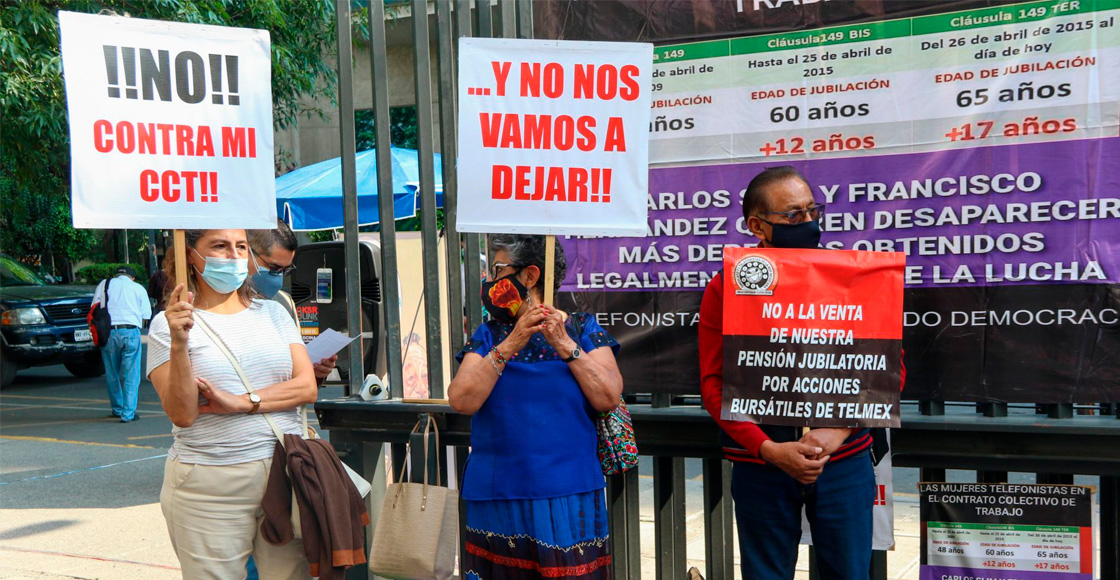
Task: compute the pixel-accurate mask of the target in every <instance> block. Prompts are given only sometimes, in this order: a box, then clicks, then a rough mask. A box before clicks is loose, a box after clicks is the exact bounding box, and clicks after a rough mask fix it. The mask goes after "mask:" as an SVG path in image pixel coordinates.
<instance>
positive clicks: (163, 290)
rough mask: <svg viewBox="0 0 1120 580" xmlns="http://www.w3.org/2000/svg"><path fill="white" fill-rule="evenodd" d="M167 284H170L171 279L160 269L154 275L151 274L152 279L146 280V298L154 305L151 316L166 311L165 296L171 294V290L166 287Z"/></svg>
mask: <svg viewBox="0 0 1120 580" xmlns="http://www.w3.org/2000/svg"><path fill="white" fill-rule="evenodd" d="M169 282H171V277H170V276H168V275H167V272H165V271H163V270H162V269H161V270H156V273H155V274H152V278H151V279H150V280H148V298H150V299H152V300H153V301H155V303H156V306H155V309H154V310H153V312H152V313H153V314H159V313H160V312H163V311H164V310H167V295H168V294H170V293H171V292H170V291H171V288H168V286H167V285H168V283H169Z"/></svg>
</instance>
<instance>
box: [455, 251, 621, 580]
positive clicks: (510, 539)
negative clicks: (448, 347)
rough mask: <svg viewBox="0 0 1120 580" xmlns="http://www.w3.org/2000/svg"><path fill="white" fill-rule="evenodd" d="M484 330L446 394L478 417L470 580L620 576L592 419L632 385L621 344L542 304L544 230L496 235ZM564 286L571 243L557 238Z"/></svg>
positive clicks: (469, 521) (585, 319) (580, 317)
mask: <svg viewBox="0 0 1120 580" xmlns="http://www.w3.org/2000/svg"><path fill="white" fill-rule="evenodd" d="M489 250H490V264H491V266H490V269H489V272H488V274H487V279H486V282H485V283H484V284H483V288H482V301H483V304H485V306H486V310H487V312H488V313H489V314H490V320H489V321H488V322H486V323H484V324H482V325H481V326H479V327H478V329H477V330H475V332H474V335H473V336H472V337H471V339H470V341H469V342H468V343H467V346H466V347H465V348H464V349H463V352H461V353H460V354H459V357H458V358H459V360H460V362H461V363H462V365H461V366H460V367H459V372H458V374H457V375H456V376H455V379H454V380H453V381H451V385H450V386H449V387H448V390H447V393H448V397H449V398H450V401H451V406H452V408H454V409H455V410H456V411H457V412H459V413H464V414H467V415H473V418H472V420H471V455H470V458H469V460H468V462H467V467H466V471H465V473H464V475H463V485H462V495H463V499H464V500H465V501H466V527H467V535H466V538H465V540H466V550H465V551H466V557H465V559H464V561H463V562H462V570H463V575H464V577H465V578H469V579H471V580H491V579H498V578H556V577H565V578H610V577H611V565H610V564H611V556H610V546H609V543H608V527H607V512H606V503H605V498H604V494H603V488H604V487H605V481H604V478H603V472H602V468H601V466H600V464H599V459H598V456H597V437H596V431H595V421H594V418H595V417H596V416H597V413H598V412H599V411H610V410H611V409H614V407H615V406H616V405H618V402H619V397H620V396H621V394H622V375H621V374H620V373H619V371H618V364H617V362H616V361H615V354H616V353H617V351H618V343H617V342H616V341H615V340H614V339H613V338H611V337H610V335H608V334H607V333H606V332H605V331H604V330H603V329H602V328H601V327H600V326H599V324H598V323H597V322H596V321H595V317H594V316H592V315H590V314H586V313H575V314H571V315H569V314H568V313H565V312H562V311H560V310H559V309H557V308H555V307H554V306H551V305H546V304H543V303H542V297H543V295H544V263H545V241H544V237H543V236H525V235H511V234H491V235H490V236H489ZM555 268H556V285H557V286H559V284H560V281H561V280H563V278H564V272H565V270H566V262H565V260H564V252H563V250H562V249H561V248H560V246H559V245H557V246H556V264H555Z"/></svg>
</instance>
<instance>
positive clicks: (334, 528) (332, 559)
mask: <svg viewBox="0 0 1120 580" xmlns="http://www.w3.org/2000/svg"><path fill="white" fill-rule="evenodd" d="M285 468H287V471H288V472H290V473H291V481H289V479H288V477H287V474H285ZM293 484H294V491H295V494H294V495H295V498H296V503H297V504H298V508H299V522H300V532H301V534H302V537H303V550H304V554H306V555H307V561H308V562H309V563H310V564H311V575H312V576H318V577H319V578H320V579H321V580H341V579H342V578H343V577H344V576H345V570H346V569H347V568H349V567H351V566H354V565H356V564H363V563H365V561H366V554H365V534H364V531H365V526H367V525H368V524H369V512H368V511H367V510H366V505H365V500H363V499H362V496H361V495H360V494H359V493H358V490H357V489H355V488H354V484H353V482H351V481H350V477H349V476H348V475H347V474H346V471H345V469H343V467H342V462H341V461H340V460H339V458H338V455H336V454H335V452H334V449H333V448H332V447H331V446H330V444H329V443H327V442H326V441H324V440H322V439H304V438H302V437H300V436H298V435H291V434H288V435H285V436H284V445H281V444H280V442H279V441H277V442H276V452H275V454H274V455H273V459H272V469H271V471H270V472H269V474H268V486H267V488H265V492H264V499H263V500H262V501H261V508H262V509H263V510H264V522H263V523H262V524H261V534H262V535H263V536H264V538H265V540H267V541H268V542H269V543H271V544H274V545H280V544H286V543H288V542H290V541H291V540H292V539H293V538H294V537H295V533H294V530H293V529H292V496H293V493H292V492H293Z"/></svg>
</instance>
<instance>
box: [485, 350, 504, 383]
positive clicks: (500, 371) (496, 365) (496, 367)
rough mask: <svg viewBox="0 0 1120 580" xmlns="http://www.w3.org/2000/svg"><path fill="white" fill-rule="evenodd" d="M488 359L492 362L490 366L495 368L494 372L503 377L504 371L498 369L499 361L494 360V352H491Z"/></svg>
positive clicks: (487, 356)
mask: <svg viewBox="0 0 1120 580" xmlns="http://www.w3.org/2000/svg"><path fill="white" fill-rule="evenodd" d="M486 358H487V359H488V360H489V361H490V366H492V367H494V372H496V373H498V376H499V377H500V376H502V369H500V368H498V361H496V360H494V352H493V351H491V352H490V354H488V355H486Z"/></svg>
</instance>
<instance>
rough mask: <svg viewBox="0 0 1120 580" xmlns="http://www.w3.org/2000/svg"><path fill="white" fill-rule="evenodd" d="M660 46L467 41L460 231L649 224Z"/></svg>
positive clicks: (623, 228) (462, 76)
mask: <svg viewBox="0 0 1120 580" xmlns="http://www.w3.org/2000/svg"><path fill="white" fill-rule="evenodd" d="M652 63H653V46H652V45H650V44H641V43H619V42H575V41H550V40H521V39H491V38H463V39H461V40H460V41H459V90H458V96H459V158H458V178H459V207H458V221H457V223H456V227H457V228H458V229H459V231H463V232H480V233H487V232H510V233H518V234H566V235H593V236H641V235H645V233H646V227H647V226H646V220H647V209H646V197H647V193H648V192H647V189H648V188H647V184H648V177H649V155H648V138H649V105H650V79H651V77H650V74H651V70H652Z"/></svg>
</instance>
